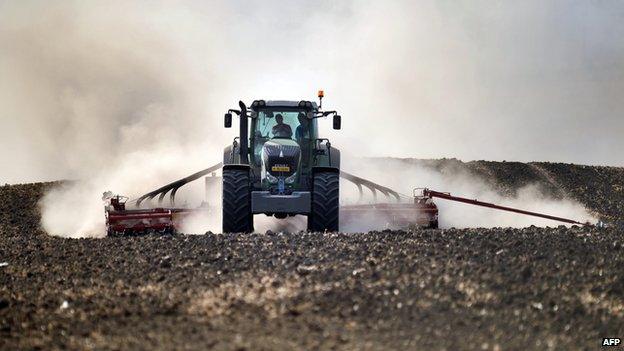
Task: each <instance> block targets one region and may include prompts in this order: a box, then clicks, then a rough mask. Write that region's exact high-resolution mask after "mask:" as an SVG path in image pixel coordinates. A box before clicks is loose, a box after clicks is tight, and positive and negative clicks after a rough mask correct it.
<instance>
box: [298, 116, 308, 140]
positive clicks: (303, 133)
mask: <svg viewBox="0 0 624 351" xmlns="http://www.w3.org/2000/svg"><path fill="white" fill-rule="evenodd" d="M297 119H298V120H299V126H298V127H297V129H296V130H295V138H296V139H297V142H298V143H299V144H301V141H303V139H304V138H310V129H309V127H308V126H309V123H310V121H308V118H307V117H306V115H305V114H303V113H301V112H299V115H297Z"/></svg>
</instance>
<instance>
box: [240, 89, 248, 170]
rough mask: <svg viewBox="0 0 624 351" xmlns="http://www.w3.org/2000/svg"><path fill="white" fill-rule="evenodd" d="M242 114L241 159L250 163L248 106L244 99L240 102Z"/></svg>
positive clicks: (245, 162)
mask: <svg viewBox="0 0 624 351" xmlns="http://www.w3.org/2000/svg"><path fill="white" fill-rule="evenodd" d="M238 106H239V107H240V109H241V114H240V140H239V142H240V144H239V145H240V160H241V163H242V164H244V165H247V164H249V121H247V106H245V103H244V102H242V101H239V102H238Z"/></svg>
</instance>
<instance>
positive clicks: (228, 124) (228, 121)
mask: <svg viewBox="0 0 624 351" xmlns="http://www.w3.org/2000/svg"><path fill="white" fill-rule="evenodd" d="M223 125H224V126H225V128H230V127H232V114H231V113H226V114H225V118H224V119H223Z"/></svg>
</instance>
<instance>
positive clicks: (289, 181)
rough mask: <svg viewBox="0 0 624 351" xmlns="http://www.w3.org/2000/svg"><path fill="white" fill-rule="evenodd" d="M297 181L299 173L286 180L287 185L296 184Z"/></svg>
mask: <svg viewBox="0 0 624 351" xmlns="http://www.w3.org/2000/svg"><path fill="white" fill-rule="evenodd" d="M295 179H297V173H293V174H292V175H291V176H290V177H287V178H286V179H284V180H285V181H286V184H292V183H294V182H295Z"/></svg>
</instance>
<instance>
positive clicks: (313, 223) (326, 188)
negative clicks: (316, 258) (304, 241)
mask: <svg viewBox="0 0 624 351" xmlns="http://www.w3.org/2000/svg"><path fill="white" fill-rule="evenodd" d="M339 184H340V175H339V174H338V172H317V173H315V174H314V178H313V181H312V206H311V212H310V214H309V215H308V230H309V231H313V232H324V231H328V232H337V231H338V223H339V217H340V215H339V210H340V203H339V192H340V191H339Z"/></svg>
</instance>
